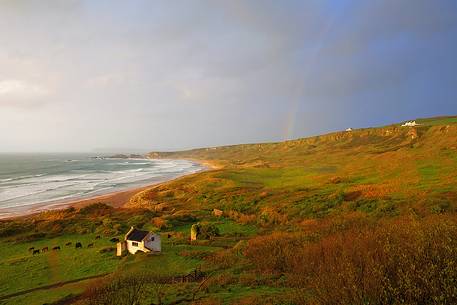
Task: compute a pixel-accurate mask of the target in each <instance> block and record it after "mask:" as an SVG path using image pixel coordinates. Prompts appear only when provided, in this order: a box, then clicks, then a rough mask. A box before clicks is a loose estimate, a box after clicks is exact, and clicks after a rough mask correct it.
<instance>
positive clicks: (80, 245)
mask: <svg viewBox="0 0 457 305" xmlns="http://www.w3.org/2000/svg"><path fill="white" fill-rule="evenodd" d="M82 247H83V245H82V244H81V243H80V242H79V241H78V242H77V243H76V244H75V248H76V249H78V248H82Z"/></svg>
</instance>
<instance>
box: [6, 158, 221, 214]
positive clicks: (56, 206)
mask: <svg viewBox="0 0 457 305" xmlns="http://www.w3.org/2000/svg"><path fill="white" fill-rule="evenodd" d="M182 160H189V161H192V162H195V163H198V164H199V165H201V166H202V169H201V170H199V171H196V172H192V173H187V174H184V175H181V176H178V177H175V178H172V179H165V180H161V181H155V182H152V183H150V184H147V185H144V186H139V187H133V188H130V189H124V190H117V191H114V192H110V193H106V194H99V195H94V196H93V197H89V198H80V199H74V200H63V201H62V200H61V201H55V202H43V203H36V204H33V207H32V208H30V209H22V208H16V209H15V208H10V209H4V210H2V209H0V221H1V220H8V219H17V218H25V217H30V216H33V215H37V214H39V213H42V212H45V211H54V210H61V209H66V208H69V207H74V208H77V209H78V208H82V207H84V206H87V205H91V204H94V203H104V204H107V205H110V206H112V207H114V208H121V207H122V206H124V205H125V204H126V203H128V201H129V200H130V198H131V197H133V196H134V195H135V194H138V193H139V192H141V191H144V190H146V189H151V188H155V187H159V186H162V185H163V184H166V183H170V182H172V181H175V180H178V179H181V178H184V177H187V176H191V175H196V174H199V173H202V172H206V171H209V170H217V169H220V168H221V166H219V165H216V164H215V163H214V162H211V161H208V160H194V159H186V158H184V159H182Z"/></svg>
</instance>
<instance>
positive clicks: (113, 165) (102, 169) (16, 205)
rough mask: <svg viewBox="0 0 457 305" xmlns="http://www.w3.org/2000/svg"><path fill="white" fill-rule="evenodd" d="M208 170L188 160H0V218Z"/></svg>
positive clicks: (57, 156) (43, 157)
mask: <svg viewBox="0 0 457 305" xmlns="http://www.w3.org/2000/svg"><path fill="white" fill-rule="evenodd" d="M203 169H204V167H203V166H202V165H200V164H198V163H195V162H192V161H188V160H163V159H116V158H104V157H103V158H101V157H95V156H94V155H93V154H0V218H4V217H8V216H13V215H18V214H21V213H25V212H27V211H31V210H40V209H50V208H53V206H54V205H56V206H57V205H58V204H61V203H62V202H69V201H74V200H79V199H85V198H91V197H94V196H98V195H103V194H108V193H112V192H117V191H122V190H128V189H132V188H136V187H141V186H146V185H150V184H154V183H158V182H163V181H167V180H171V179H174V178H177V177H179V176H183V175H186V174H190V173H195V172H198V171H201V170H203ZM38 207H39V209H38Z"/></svg>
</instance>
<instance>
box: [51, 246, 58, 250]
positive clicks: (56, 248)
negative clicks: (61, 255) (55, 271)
mask: <svg viewBox="0 0 457 305" xmlns="http://www.w3.org/2000/svg"><path fill="white" fill-rule="evenodd" d="M52 250H54V251H56V250H60V246H55V247H54V248H52Z"/></svg>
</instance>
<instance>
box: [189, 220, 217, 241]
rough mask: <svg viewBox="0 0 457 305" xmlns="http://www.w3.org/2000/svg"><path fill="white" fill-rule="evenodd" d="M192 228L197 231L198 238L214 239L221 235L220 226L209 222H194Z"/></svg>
mask: <svg viewBox="0 0 457 305" xmlns="http://www.w3.org/2000/svg"><path fill="white" fill-rule="evenodd" d="M192 230H194V231H195V233H196V236H197V238H198V239H212V238H213V237H216V236H220V233H219V228H218V227H216V225H214V224H212V223H208V222H203V223H197V224H194V225H192Z"/></svg>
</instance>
